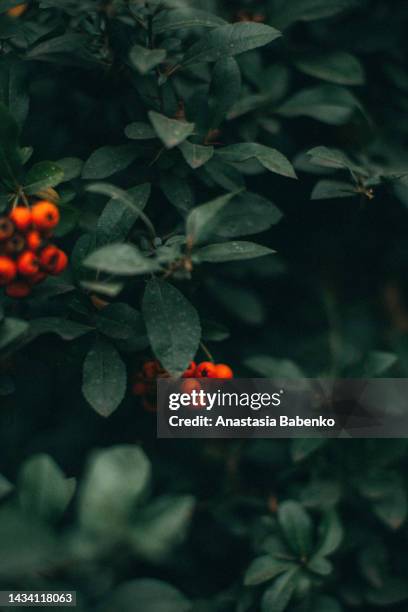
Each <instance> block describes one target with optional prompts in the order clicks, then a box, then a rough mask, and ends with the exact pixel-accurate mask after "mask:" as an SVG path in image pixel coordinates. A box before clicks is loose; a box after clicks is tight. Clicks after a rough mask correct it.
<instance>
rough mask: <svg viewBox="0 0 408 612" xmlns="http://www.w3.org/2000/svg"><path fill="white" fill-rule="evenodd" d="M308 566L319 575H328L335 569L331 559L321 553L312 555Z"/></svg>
mask: <svg viewBox="0 0 408 612" xmlns="http://www.w3.org/2000/svg"><path fill="white" fill-rule="evenodd" d="M307 568H308V570H310V571H311V572H313V573H315V574H318V575H319V576H328V575H329V574H331V573H332V571H333V565H332V564H331V563H330V561H328V560H327V559H326V558H325V557H322V556H320V555H315V556H314V557H312V558H311V559H310V560H309V561H308V563H307Z"/></svg>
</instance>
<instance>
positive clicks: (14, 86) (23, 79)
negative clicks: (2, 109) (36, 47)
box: [0, 61, 30, 127]
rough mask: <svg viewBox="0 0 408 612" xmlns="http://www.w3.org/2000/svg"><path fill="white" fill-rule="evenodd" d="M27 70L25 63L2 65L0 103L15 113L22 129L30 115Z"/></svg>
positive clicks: (0, 70) (0, 68)
mask: <svg viewBox="0 0 408 612" xmlns="http://www.w3.org/2000/svg"><path fill="white" fill-rule="evenodd" d="M27 90H28V78H27V68H26V65H25V64H24V63H23V62H18V61H17V62H13V63H9V62H7V63H6V61H5V62H4V63H3V62H2V63H0V101H1V102H2V103H3V104H4V105H5V106H7V108H8V109H9V110H10V112H12V113H13V116H14V118H15V120H16V121H17V123H18V125H19V126H20V127H21V126H22V125H23V124H24V122H25V120H26V118H27V114H28V110H29V106H30V100H29V97H28V91H27Z"/></svg>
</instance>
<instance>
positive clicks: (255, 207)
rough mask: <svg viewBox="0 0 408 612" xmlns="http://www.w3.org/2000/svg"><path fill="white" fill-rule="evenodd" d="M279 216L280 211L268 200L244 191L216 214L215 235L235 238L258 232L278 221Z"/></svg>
mask: <svg viewBox="0 0 408 612" xmlns="http://www.w3.org/2000/svg"><path fill="white" fill-rule="evenodd" d="M281 218H282V213H281V211H280V210H279V209H278V208H277V207H276V206H275V204H273V203H272V202H271V201H270V200H267V199H266V198H264V197H262V196H259V195H257V194H256V193H251V192H249V191H244V192H242V193H241V194H239V195H237V196H236V197H235V198H234V201H233V202H231V204H230V205H229V206H226V207H225V208H223V209H222V210H221V211H220V212H219V214H218V215H217V218H216V223H217V236H218V237H219V238H235V237H236V236H248V235H251V234H259V233H260V232H264V231H265V230H267V229H269V228H270V227H272V225H276V224H277V223H279V221H280V220H281Z"/></svg>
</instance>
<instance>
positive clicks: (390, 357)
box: [362, 351, 398, 378]
mask: <svg viewBox="0 0 408 612" xmlns="http://www.w3.org/2000/svg"><path fill="white" fill-rule="evenodd" d="M397 361H398V358H397V356H396V355H395V354H394V353H387V352H385V351H371V352H370V353H369V354H368V355H367V357H366V359H365V360H364V363H363V372H362V378H376V377H378V376H382V375H383V374H385V372H387V371H388V370H389V369H390V368H392V366H393V365H395V363H396V362H397Z"/></svg>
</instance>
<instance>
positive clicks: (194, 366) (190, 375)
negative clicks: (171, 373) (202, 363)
mask: <svg viewBox="0 0 408 612" xmlns="http://www.w3.org/2000/svg"><path fill="white" fill-rule="evenodd" d="M196 369H197V364H196V362H195V361H192V362H191V363H190V365H189V366H188V368H187V370H186V371H185V372H184V374H183V378H194V376H195V373H196Z"/></svg>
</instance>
